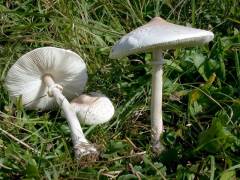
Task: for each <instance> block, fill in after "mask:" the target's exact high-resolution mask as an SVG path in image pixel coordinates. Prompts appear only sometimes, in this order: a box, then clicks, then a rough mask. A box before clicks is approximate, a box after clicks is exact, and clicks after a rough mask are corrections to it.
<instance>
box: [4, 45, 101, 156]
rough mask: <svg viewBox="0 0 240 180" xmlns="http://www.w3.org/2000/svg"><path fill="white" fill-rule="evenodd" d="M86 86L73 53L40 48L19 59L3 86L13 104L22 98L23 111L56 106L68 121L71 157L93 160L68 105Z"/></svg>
mask: <svg viewBox="0 0 240 180" xmlns="http://www.w3.org/2000/svg"><path fill="white" fill-rule="evenodd" d="M86 82H87V71H86V65H85V63H84V61H83V60H82V59H81V57H80V56H78V55H77V54H76V53H74V52H72V51H70V50H65V49H60V48H55V47H43V48H38V49H35V50H33V51H30V52H28V53H26V54H25V55H23V56H22V57H20V58H19V59H18V60H17V61H16V63H15V64H14V65H13V66H12V67H11V68H10V70H9V71H8V73H7V76H6V79H5V85H6V88H7V90H8V92H9V95H10V97H11V98H13V100H15V99H16V98H17V97H20V96H21V98H22V103H23V105H24V106H25V107H26V108H27V109H39V110H48V109H51V108H54V107H56V105H57V104H58V105H59V106H60V107H61V108H62V110H63V112H64V114H65V117H66V119H67V121H68V124H69V127H70V130H71V136H72V142H73V145H74V151H75V155H76V157H77V158H78V159H80V158H82V157H83V156H85V157H95V156H96V155H97V154H98V153H97V150H96V148H95V147H94V146H93V145H92V144H90V143H89V142H88V140H87V139H86V138H85V136H84V134H83V131H82V128H81V126H80V123H79V121H78V118H77V116H76V113H75V111H74V110H73V108H72V107H71V105H70V104H69V102H68V100H67V98H68V99H72V98H73V97H74V96H76V94H80V93H81V92H82V91H83V89H84V87H85V84H86Z"/></svg>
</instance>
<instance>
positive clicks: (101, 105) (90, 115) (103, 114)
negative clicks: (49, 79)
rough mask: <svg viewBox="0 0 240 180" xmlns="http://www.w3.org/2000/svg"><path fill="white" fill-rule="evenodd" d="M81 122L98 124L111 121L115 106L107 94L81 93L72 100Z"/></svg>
mask: <svg viewBox="0 0 240 180" xmlns="http://www.w3.org/2000/svg"><path fill="white" fill-rule="evenodd" d="M71 106H72V108H73V109H74V110H75V112H76V113H77V116H78V119H79V120H80V122H81V123H83V124H87V125H97V124H102V123H105V122H107V121H109V120H110V119H111V118H112V117H113V115H114V107H113V104H112V102H111V101H110V99H109V98H107V97H106V96H105V95H103V94H100V93H96V92H92V93H90V95H86V94H83V95H80V96H79V97H77V98H75V99H73V100H72V102H71Z"/></svg>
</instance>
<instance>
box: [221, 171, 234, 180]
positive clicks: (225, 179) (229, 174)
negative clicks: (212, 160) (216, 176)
mask: <svg viewBox="0 0 240 180" xmlns="http://www.w3.org/2000/svg"><path fill="white" fill-rule="evenodd" d="M230 179H236V172H235V171H234V170H231V171H223V173H222V174H221V177H220V180H230Z"/></svg>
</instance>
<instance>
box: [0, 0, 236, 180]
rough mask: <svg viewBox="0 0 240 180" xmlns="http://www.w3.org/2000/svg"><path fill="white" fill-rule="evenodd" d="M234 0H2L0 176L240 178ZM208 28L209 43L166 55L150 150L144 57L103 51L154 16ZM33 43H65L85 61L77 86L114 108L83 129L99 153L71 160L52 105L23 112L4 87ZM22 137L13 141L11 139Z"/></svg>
mask: <svg viewBox="0 0 240 180" xmlns="http://www.w3.org/2000/svg"><path fill="white" fill-rule="evenodd" d="M238 6H239V3H238V1H237V0H230V1H221V2H217V1H208V2H206V1H203V0H200V1H195V0H192V1H158V0H150V1H140V0H135V1H129V0H121V1H120V0H113V1H110V0H96V1H92V0H88V1H86V0H82V1H66V0H59V1H54V0H53V1H50V0H39V1H20V0H18V1H1V4H0V13H1V19H0V24H1V36H0V52H1V57H0V78H1V79H0V81H1V84H0V88H1V91H0V132H1V133H0V179H23V178H25V179H27V178H32V179H111V178H112V179H114V178H118V179H179V180H180V179H236V178H237V177H239V176H240V174H239V168H240V166H239V164H240V158H239V155H240V152H239V147H240V143H239V142H240V133H239V132H240V124H239V121H240V98H239V97H240V66H239V63H240V62H239V59H240V53H239V52H240V47H239V44H240V36H239V25H240V22H239V17H240V11H239V10H238ZM156 15H158V16H162V17H163V18H165V19H167V20H169V21H171V22H173V23H177V24H183V25H192V26H193V27H198V28H203V29H209V30H212V31H213V32H214V34H215V39H214V41H213V42H211V43H210V44H209V45H208V46H204V47H199V48H188V49H177V50H174V51H173V50H172V51H167V52H165V59H166V66H165V71H164V72H165V73H164V89H163V92H164V97H163V100H164V102H163V106H164V107H163V111H164V115H163V119H164V123H165V133H164V134H163V137H162V140H163V142H164V144H165V146H166V149H167V150H166V151H165V152H164V153H163V154H162V155H160V156H157V157H155V156H153V155H152V154H151V151H150V145H149V141H150V131H149V130H150V118H149V114H150V112H149V111H150V110H149V103H150V93H151V91H150V90H151V87H150V82H151V65H150V61H149V59H150V54H141V55H133V56H130V57H128V58H125V59H123V60H121V61H118V60H110V59H109V58H108V55H109V52H110V48H111V46H112V45H113V44H114V43H115V42H116V40H118V39H119V38H120V37H121V36H122V35H123V34H125V33H127V32H129V31H131V30H133V29H135V28H136V27H138V26H140V25H142V24H144V23H145V22H147V21H148V20H150V19H151V18H152V17H154V16H156ZM42 46H55V47H62V48H67V49H71V50H73V51H75V52H76V53H78V54H79V55H80V56H81V57H82V58H83V59H84V60H85V62H86V64H87V66H88V73H89V82H88V85H87V88H86V91H96V90H100V91H102V92H103V93H105V94H106V95H107V96H109V97H110V98H111V99H112V101H113V102H114V104H115V107H116V114H115V117H114V119H112V120H111V122H109V123H107V124H105V125H102V126H92V127H87V126H86V127H84V132H85V133H86V135H87V137H88V139H89V140H91V142H94V143H96V144H98V145H99V149H100V150H101V152H102V153H101V155H100V159H99V161H97V162H96V163H94V164H91V163H89V164H86V165H80V164H79V163H78V162H76V161H74V157H73V152H72V149H71V148H72V145H71V140H70V135H69V134H70V132H69V128H68V126H67V122H66V121H65V120H64V119H63V118H62V117H61V116H60V113H59V111H52V112H37V111H27V112H26V111H25V109H24V108H23V107H22V105H21V102H19V103H17V105H13V103H12V102H11V101H10V99H9V97H8V94H7V92H6V91H5V89H4V87H3V82H4V78H5V76H6V72H7V70H8V69H9V68H10V66H11V65H12V64H13V63H14V62H15V61H16V60H17V59H18V58H19V57H20V56H21V55H23V54H24V53H26V52H28V51H30V50H32V49H34V48H37V47H42ZM20 142H22V143H20Z"/></svg>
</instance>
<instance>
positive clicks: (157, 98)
mask: <svg viewBox="0 0 240 180" xmlns="http://www.w3.org/2000/svg"><path fill="white" fill-rule="evenodd" d="M213 37H214V34H213V33H212V32H210V31H205V30H201V29H195V28H191V27H185V26H180V25H176V24H172V23H169V22H167V21H165V20H164V19H162V18H160V17H155V18H153V19H152V20H151V21H150V22H148V23H147V24H145V25H143V26H141V27H139V28H137V29H135V30H133V31H132V32H130V33H128V34H126V35H124V36H123V37H122V38H121V39H120V40H119V41H118V42H117V43H116V44H115V45H114V46H113V48H112V51H111V53H110V56H109V57H110V58H112V59H113V58H122V57H125V56H128V55H131V54H136V53H141V52H152V58H153V62H152V64H153V72H152V73H153V77H152V98H151V138H152V146H153V150H154V151H155V152H157V153H158V152H161V150H162V149H163V146H162V144H161V143H160V135H161V133H162V132H163V122H162V74H163V69H162V66H163V56H162V50H166V49H175V48H180V47H191V46H198V45H202V44H205V43H208V42H209V41H211V40H212V39H213Z"/></svg>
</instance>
